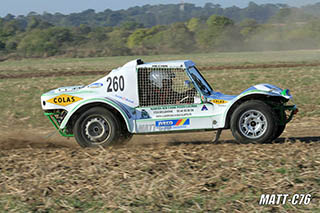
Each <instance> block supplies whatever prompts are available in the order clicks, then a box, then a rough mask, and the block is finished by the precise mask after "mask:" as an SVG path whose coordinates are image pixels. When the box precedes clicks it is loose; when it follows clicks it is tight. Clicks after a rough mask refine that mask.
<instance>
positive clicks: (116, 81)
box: [107, 75, 124, 92]
mask: <svg viewBox="0 0 320 213" xmlns="http://www.w3.org/2000/svg"><path fill="white" fill-rule="evenodd" d="M107 85H108V86H107V92H117V91H118V90H120V91H123V90H124V77H123V76H122V75H120V76H119V77H118V76H114V77H109V78H107Z"/></svg>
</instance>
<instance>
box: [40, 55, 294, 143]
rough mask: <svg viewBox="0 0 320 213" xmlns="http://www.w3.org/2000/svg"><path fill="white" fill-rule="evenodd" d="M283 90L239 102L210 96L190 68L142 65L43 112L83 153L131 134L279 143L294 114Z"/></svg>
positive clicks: (52, 98) (63, 97) (68, 93)
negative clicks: (225, 133)
mask: <svg viewBox="0 0 320 213" xmlns="http://www.w3.org/2000/svg"><path fill="white" fill-rule="evenodd" d="M291 99H292V96H291V95H290V92H289V90H288V89H285V90H282V89H280V88H278V87H276V86H273V85H270V84H259V85H256V86H253V87H250V88H249V89H247V90H245V91H243V92H242V93H240V94H239V95H237V96H235V95H224V94H222V93H220V92H216V91H214V90H213V89H212V88H211V86H210V85H209V84H208V82H207V81H206V80H205V79H204V78H203V76H202V75H201V73H200V72H199V70H198V69H197V68H196V66H195V64H194V63H193V62H192V61H189V60H185V61H166V62H155V63H144V62H143V61H141V60H140V59H138V60H134V61H131V62H129V63H127V64H125V65H124V66H122V67H120V68H118V69H115V70H112V71H111V72H110V73H109V74H108V75H106V76H105V77H103V78H101V79H99V80H97V81H95V82H93V83H92V84H89V85H86V86H72V87H62V88H58V89H55V90H52V91H50V92H47V93H45V94H43V95H42V96H41V105H42V108H43V110H44V112H45V115H46V116H47V117H48V118H49V119H50V121H51V122H52V123H53V125H54V126H55V128H56V129H57V130H58V131H59V133H60V134H61V135H62V136H66V137H72V136H74V137H75V139H76V141H77V142H78V143H79V144H80V145H81V146H82V147H90V146H99V145H102V146H106V145H109V144H115V143H122V142H124V141H128V140H129V139H130V138H131V137H132V134H142V133H143V134H150V133H167V132H178V131H181V132H182V131H210V130H211V131H212V130H216V131H217V134H216V137H215V138H214V139H213V141H216V140H218V138H219V136H220V133H221V131H222V130H224V129H231V131H232V134H233V136H234V137H235V139H236V140H237V141H238V142H241V143H266V142H271V141H273V140H274V139H276V138H278V137H279V136H280V135H281V134H282V132H283V131H284V129H285V127H286V124H287V123H288V122H289V121H290V120H291V119H292V117H293V116H294V114H295V113H297V111H298V110H297V108H296V106H295V105H290V106H289V105H287V102H288V101H289V100H291Z"/></svg>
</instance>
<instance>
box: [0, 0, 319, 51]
mask: <svg viewBox="0 0 320 213" xmlns="http://www.w3.org/2000/svg"><path fill="white" fill-rule="evenodd" d="M153 7H157V9H158V10H160V9H159V7H162V8H167V10H165V9H163V11H170V9H168V8H171V12H170V13H169V12H168V14H167V15H168V16H167V17H165V18H166V19H167V20H166V21H165V20H164V19H160V18H159V19H157V21H156V22H154V23H161V24H154V23H153V22H152V23H151V22H150V23H149V24H148V23H146V21H150V20H153V19H150V20H147V18H144V19H143V20H141V22H140V21H139V20H138V19H123V18H119V17H118V16H113V18H112V20H114V22H112V24H110V23H111V22H109V21H110V19H107V20H109V21H106V20H105V22H103V21H101V23H100V22H95V23H91V21H92V20H96V18H90V14H91V17H95V16H96V15H97V14H99V13H95V12H94V11H92V10H90V11H84V12H83V13H85V14H87V15H84V14H83V13H80V14H82V15H79V14H71V15H69V16H76V17H77V18H76V19H77V20H78V21H77V22H76V21H74V22H70V23H68V22H66V21H65V24H61V20H60V21H59V18H55V19H50V20H49V19H46V18H43V17H46V16H50V17H51V16H52V17H55V16H57V17H58V16H59V15H56V14H55V15H49V14H43V15H38V14H29V15H28V16H26V17H24V16H23V17H21V16H18V17H14V16H12V15H7V16H6V17H4V18H0V56H2V57H8V56H10V57H48V56H55V55H64V56H67V57H93V56H115V55H133V54H140V55H141V54H164V53H166V54H168V53H172V54H176V53H193V52H212V51H251V50H288V49H305V48H319V47H320V45H319V44H320V16H318V12H317V11H320V10H317V9H316V8H317V7H318V8H319V9H320V3H318V4H315V5H312V6H304V7H301V8H293V7H288V6H287V5H273V4H266V5H257V4H255V3H250V4H249V6H248V7H247V8H244V9H241V11H242V12H243V10H245V11H246V14H247V15H241V16H240V15H239V14H238V15H236V14H237V13H236V12H234V13H229V14H233V15H236V16H237V17H234V18H230V16H229V17H228V15H226V14H227V11H229V10H227V9H230V8H225V9H222V8H221V7H220V6H219V5H213V4H210V3H208V4H206V5H205V6H204V7H203V8H201V7H200V9H199V7H195V6H194V5H192V4H185V5H183V7H182V5H158V6H150V5H146V6H143V7H134V8H129V9H128V10H121V11H120V12H122V13H124V11H125V12H126V13H130V14H131V15H132V16H138V15H139V14H140V13H139V11H140V9H141V8H153ZM177 7H178V10H179V11H180V12H184V11H189V12H190V11H191V13H190V14H189V13H188V14H189V15H190V17H184V16H183V15H181V16H179V15H177V14H179V11H176V9H177ZM190 8H191V9H192V8H198V9H199V11H201V10H205V11H207V12H206V13H205V12H203V14H197V13H196V12H194V13H192V11H193V10H191V9H190ZM266 8H268V10H267V11H269V13H263V14H264V15H263V14H260V13H261V11H264V9H266ZM272 8H273V9H272ZM211 10H212V11H215V12H212V11H211ZM237 10H238V9H236V7H234V11H237ZM195 11H196V10H195ZM208 11H211V12H208ZM218 11H220V12H218ZM114 12H119V11H113V12H112V13H111V12H110V13H111V14H115V13H114ZM104 13H106V14H108V12H106V11H105V12H104ZM144 13H146V12H144ZM212 13H213V14H212ZM149 14H152V13H149ZM182 14H184V13H182ZM242 14H244V12H243V13H242ZM248 14H250V15H248ZM259 14H260V15H259ZM266 14H268V15H266ZM78 15H79V16H78ZM109 15H110V14H109ZM69 16H68V17H69ZM117 17H118V18H117ZM170 17H175V18H172V19H170ZM104 19H105V17H101V20H104ZM145 19H146V20H145ZM53 20H56V21H53ZM72 20H73V19H72ZM121 20H122V21H121ZM123 20H125V21H123ZM175 20H176V21H175Z"/></svg>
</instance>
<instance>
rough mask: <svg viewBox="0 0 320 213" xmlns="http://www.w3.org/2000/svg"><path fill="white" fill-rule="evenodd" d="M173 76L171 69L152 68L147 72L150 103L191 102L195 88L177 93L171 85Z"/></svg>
mask: <svg viewBox="0 0 320 213" xmlns="http://www.w3.org/2000/svg"><path fill="white" fill-rule="evenodd" d="M174 78H175V74H174V73H173V72H171V71H160V70H154V71H152V72H151V73H150V74H149V81H150V87H151V88H150V89H149V93H151V94H150V95H149V97H150V98H151V100H150V101H151V103H152V104H151V105H164V104H180V103H193V101H194V100H193V97H194V96H195V95H196V90H195V88H193V89H190V90H188V91H186V92H182V93H178V92H176V91H174V90H173V87H172V85H173V79H174Z"/></svg>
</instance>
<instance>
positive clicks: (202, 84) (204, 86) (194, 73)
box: [188, 67, 212, 95]
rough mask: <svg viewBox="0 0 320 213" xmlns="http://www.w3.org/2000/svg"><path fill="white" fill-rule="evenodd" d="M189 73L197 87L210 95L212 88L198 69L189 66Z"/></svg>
mask: <svg viewBox="0 0 320 213" xmlns="http://www.w3.org/2000/svg"><path fill="white" fill-rule="evenodd" d="M188 70H189V73H190V76H191V78H192V79H193V81H194V82H195V83H196V84H197V86H198V87H199V89H200V90H201V91H202V92H203V93H204V94H206V95H210V93H211V91H212V88H211V87H210V85H209V84H208V82H207V81H206V80H205V79H204V78H203V77H202V75H201V73H200V72H199V71H198V69H197V68H196V67H190V68H189V69H188Z"/></svg>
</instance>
